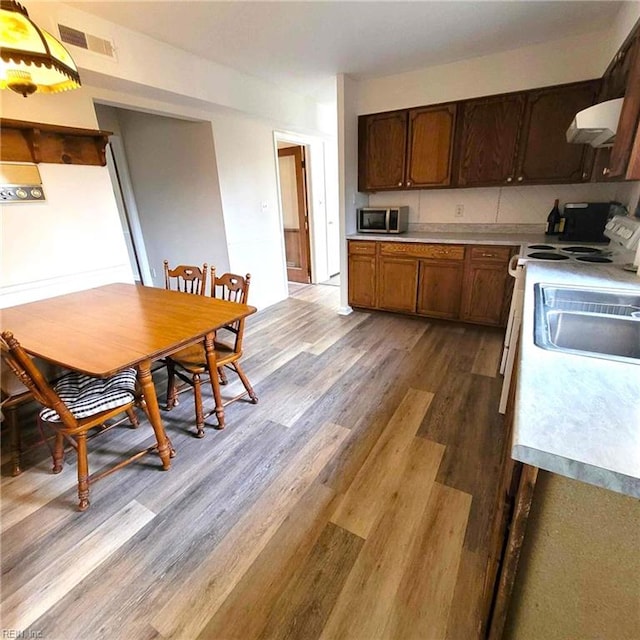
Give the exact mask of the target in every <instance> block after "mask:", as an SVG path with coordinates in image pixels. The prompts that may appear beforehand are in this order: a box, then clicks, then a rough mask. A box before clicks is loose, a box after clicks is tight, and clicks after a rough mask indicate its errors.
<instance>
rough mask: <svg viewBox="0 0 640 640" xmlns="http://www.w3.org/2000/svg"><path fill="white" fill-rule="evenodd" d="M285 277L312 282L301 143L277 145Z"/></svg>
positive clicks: (296, 280) (295, 280)
mask: <svg viewBox="0 0 640 640" xmlns="http://www.w3.org/2000/svg"><path fill="white" fill-rule="evenodd" d="M278 164H279V168H280V194H281V198H282V216H283V219H284V246H285V254H286V260H287V280H289V281H291V282H304V283H309V282H311V268H310V260H309V254H310V250H309V216H308V211H307V185H306V174H305V161H304V147H300V146H298V147H287V148H286V149H278Z"/></svg>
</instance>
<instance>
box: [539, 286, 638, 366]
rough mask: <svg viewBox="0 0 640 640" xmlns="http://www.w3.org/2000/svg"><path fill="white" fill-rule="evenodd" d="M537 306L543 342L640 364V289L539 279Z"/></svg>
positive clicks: (547, 345)
mask: <svg viewBox="0 0 640 640" xmlns="http://www.w3.org/2000/svg"><path fill="white" fill-rule="evenodd" d="M535 307H536V308H535V334H534V342H535V344H537V345H538V346H539V347H542V348H543V349H551V350H556V351H564V352H567V353H574V354H578V355H584V356H591V357H597V358H606V359H610V360H620V361H623V362H632V363H636V364H640V293H636V292H635V291H620V290H607V289H578V288H569V287H557V286H549V285H543V284H537V285H536V290H535Z"/></svg>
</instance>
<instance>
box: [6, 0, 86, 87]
mask: <svg viewBox="0 0 640 640" xmlns="http://www.w3.org/2000/svg"><path fill="white" fill-rule="evenodd" d="M78 87H80V74H79V73H78V68H77V67H76V64H75V62H74V61H73V58H72V57H71V55H70V54H69V52H68V51H67V50H66V49H65V48H64V46H63V45H62V44H60V42H58V40H56V39H55V38H54V37H53V36H52V35H51V34H50V33H48V32H47V31H45V30H44V29H40V27H38V26H37V25H36V24H35V23H34V22H33V21H32V20H31V19H30V18H29V14H28V13H27V10H26V9H25V8H24V7H23V6H22V5H21V4H19V3H18V2H16V1H15V0H1V2H0V89H11V90H12V91H15V92H16V93H19V94H21V95H23V96H24V97H25V98H26V97H27V96H30V95H31V94H32V93H35V92H38V93H58V92H59V91H68V90H69V89H77V88H78Z"/></svg>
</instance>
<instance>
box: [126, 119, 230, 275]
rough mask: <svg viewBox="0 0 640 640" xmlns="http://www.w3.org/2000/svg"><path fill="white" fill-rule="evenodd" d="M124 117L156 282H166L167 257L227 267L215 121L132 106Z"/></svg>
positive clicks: (173, 260)
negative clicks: (163, 114)
mask: <svg viewBox="0 0 640 640" xmlns="http://www.w3.org/2000/svg"><path fill="white" fill-rule="evenodd" d="M118 120H119V122H120V131H121V132H122V139H123V142H124V147H125V151H126V155H127V161H128V165H129V170H130V173H131V181H132V185H133V190H134V193H135V197H136V204H137V209H138V214H139V217H140V223H141V226H142V232H143V235H144V240H145V247H146V250H147V255H148V258H149V267H150V269H151V270H152V271H151V273H152V276H153V283H154V285H155V286H164V279H163V260H165V259H166V260H168V261H169V264H170V265H172V266H175V265H177V264H195V265H201V264H203V263H205V262H206V263H207V264H209V265H213V266H215V267H216V269H217V271H218V273H219V274H222V273H224V272H225V271H227V270H228V268H229V256H228V253H227V246H226V241H225V228H224V220H223V215H222V202H221V198H220V188H219V184H218V172H217V167H216V157H215V150H214V146H213V135H212V131H211V123H209V122H188V121H186V120H178V119H176V118H166V117H161V116H156V115H150V114H146V113H140V112H136V111H130V110H118ZM154 273H155V276H154V275H153V274H154Z"/></svg>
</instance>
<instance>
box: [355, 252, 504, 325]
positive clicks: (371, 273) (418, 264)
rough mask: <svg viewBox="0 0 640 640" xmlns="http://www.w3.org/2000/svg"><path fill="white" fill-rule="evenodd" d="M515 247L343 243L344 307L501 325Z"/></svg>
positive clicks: (502, 323)
mask: <svg viewBox="0 0 640 640" xmlns="http://www.w3.org/2000/svg"><path fill="white" fill-rule="evenodd" d="M515 250H516V249H515V247H496V246H478V245H466V246H465V245H454V244H436V243H433V244H429V243H414V242H376V241H359V240H350V241H349V304H350V305H352V306H354V307H363V308H368V309H384V310H386V311H399V312H403V313H415V314H418V315H422V316H429V317H433V318H445V319H449V320H464V321H465V322H472V323H476V324H486V325H494V326H503V325H504V324H505V322H506V314H507V311H508V304H509V300H510V295H511V290H512V286H513V285H512V282H513V280H512V279H511V278H509V277H508V272H507V265H508V262H509V258H510V257H511V255H513V253H514V251H515Z"/></svg>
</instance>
